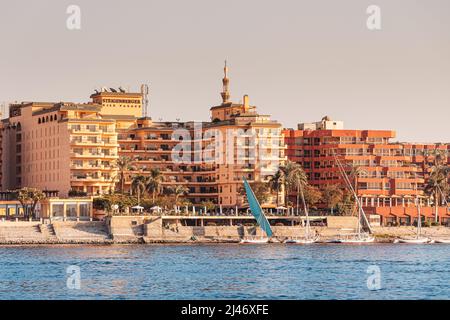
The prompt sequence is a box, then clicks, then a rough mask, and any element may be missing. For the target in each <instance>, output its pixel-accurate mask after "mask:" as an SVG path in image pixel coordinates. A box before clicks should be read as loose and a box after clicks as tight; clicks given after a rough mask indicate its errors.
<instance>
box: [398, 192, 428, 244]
mask: <svg viewBox="0 0 450 320" xmlns="http://www.w3.org/2000/svg"><path fill="white" fill-rule="evenodd" d="M416 205H417V233H416V237H415V238H412V239H406V238H400V239H395V240H394V243H411V244H422V243H429V242H431V240H430V239H429V238H426V237H422V217H421V214H420V201H419V199H416Z"/></svg>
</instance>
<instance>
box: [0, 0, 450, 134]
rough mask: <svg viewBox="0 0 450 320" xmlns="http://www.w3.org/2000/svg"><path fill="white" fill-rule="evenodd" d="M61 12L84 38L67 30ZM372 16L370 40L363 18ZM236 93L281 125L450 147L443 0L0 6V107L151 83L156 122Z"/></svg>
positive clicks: (205, 114) (199, 112)
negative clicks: (339, 128)
mask: <svg viewBox="0 0 450 320" xmlns="http://www.w3.org/2000/svg"><path fill="white" fill-rule="evenodd" d="M69 5H78V6H79V8H80V9H81V25H80V27H81V29H80V30H69V29H68V28H67V26H66V20H67V19H68V17H69V15H70V14H67V13H66V10H67V7H68V6H69ZM370 5H377V6H379V7H380V9H381V30H369V29H368V28H367V26H366V20H367V19H368V17H369V14H367V13H366V9H367V7H368V6H370ZM225 59H226V60H227V61H228V66H229V69H230V70H229V77H230V90H231V98H232V100H234V101H235V102H239V101H240V100H242V96H243V95H244V94H248V95H249V97H250V103H251V104H252V105H256V106H257V107H258V111H259V112H260V113H262V114H270V115H272V118H273V119H276V120H278V121H280V122H281V123H283V125H284V127H287V128H294V127H296V125H297V123H299V122H311V121H319V120H320V119H321V118H322V117H323V116H325V115H328V116H330V117H331V118H332V119H335V120H343V121H344V122H345V127H346V128H348V129H389V130H395V131H397V139H395V140H399V141H411V142H450V130H448V123H449V119H450V108H449V107H450V1H448V0H428V1H420V0H369V1H366V0H340V1H335V0H329V1H324V0H277V1H267V0H227V1H224V0H222V1H217V0H189V1H182V0H178V1H175V0H161V1H154V0H127V1H106V0H71V1H66V0H40V1H31V0H29V1H23V0H15V1H8V2H6V1H2V2H1V3H0V102H4V103H8V102H13V101H55V102H58V101H72V102H87V101H89V96H90V94H91V93H92V92H93V91H94V89H97V88H100V87H102V86H106V87H118V86H123V87H125V88H130V89H131V91H138V89H139V87H140V85H141V84H142V83H148V84H149V85H150V115H151V116H152V118H153V119H155V120H159V119H162V120H164V121H165V120H167V121H170V120H175V119H178V118H179V119H181V120H182V121H188V120H208V119H209V108H210V107H211V106H214V105H218V104H220V102H221V98H220V91H221V78H222V77H223V63H224V60H225Z"/></svg>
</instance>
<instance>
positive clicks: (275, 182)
mask: <svg viewBox="0 0 450 320" xmlns="http://www.w3.org/2000/svg"><path fill="white" fill-rule="evenodd" d="M269 186H270V189H271V190H272V191H273V190H275V191H276V193H277V198H276V199H277V207H279V203H280V191H281V188H282V187H283V186H284V173H283V171H282V170H281V169H278V170H277V172H276V173H275V174H274V175H273V176H271V177H270V179H269Z"/></svg>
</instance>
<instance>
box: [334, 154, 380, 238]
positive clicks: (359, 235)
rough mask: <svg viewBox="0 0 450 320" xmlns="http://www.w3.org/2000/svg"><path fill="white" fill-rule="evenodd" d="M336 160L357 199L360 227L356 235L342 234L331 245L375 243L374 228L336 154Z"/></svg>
mask: <svg viewBox="0 0 450 320" xmlns="http://www.w3.org/2000/svg"><path fill="white" fill-rule="evenodd" d="M333 155H334V159H335V161H336V164H337V165H338V168H339V171H340V173H341V175H342V177H343V178H344V181H345V183H346V184H347V187H348V188H349V189H350V191H351V192H352V193H353V197H354V198H355V201H356V204H357V206H358V226H357V228H356V232H355V233H346V234H340V235H339V236H338V238H336V239H334V240H331V241H330V242H331V243H370V242H374V241H375V237H374V236H373V234H372V228H371V227H370V223H369V220H367V217H366V214H365V212H364V209H363V208H362V204H361V201H360V199H359V198H358V195H357V194H356V192H355V190H354V188H353V186H352V184H351V182H350V179H349V178H348V176H347V173H346V172H345V170H344V167H343V166H342V164H341V162H340V161H339V159H338V158H337V157H336V155H335V154H334V152H333ZM361 220H363V221H364V223H365V224H366V226H367V229H368V231H364V229H363V224H362V223H361Z"/></svg>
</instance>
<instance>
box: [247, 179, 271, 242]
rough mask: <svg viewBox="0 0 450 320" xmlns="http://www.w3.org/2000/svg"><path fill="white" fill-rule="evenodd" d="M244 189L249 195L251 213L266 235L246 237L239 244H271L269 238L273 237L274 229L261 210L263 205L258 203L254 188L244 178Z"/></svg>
mask: <svg viewBox="0 0 450 320" xmlns="http://www.w3.org/2000/svg"><path fill="white" fill-rule="evenodd" d="M244 188H245V192H246V194H247V199H248V204H249V206H250V211H251V213H252V215H253V216H254V217H255V219H256V222H257V223H258V225H259V227H260V228H261V229H262V230H263V231H264V232H265V233H266V235H267V237H265V236H245V237H243V238H242V239H241V241H240V242H239V243H241V244H265V243H268V242H269V238H270V237H272V234H273V232H272V229H271V228H270V223H269V221H268V220H267V218H266V216H265V215H264V212H263V211H262V209H261V205H260V204H259V202H258V199H257V198H256V196H255V193H254V192H253V190H252V188H251V187H250V185H249V184H248V182H247V180H246V179H245V178H244Z"/></svg>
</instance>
